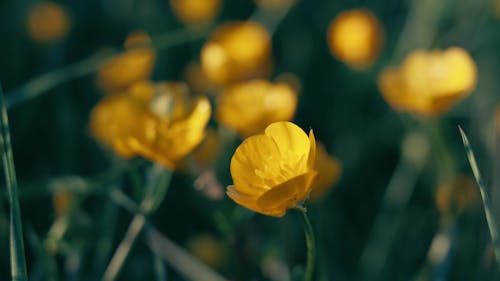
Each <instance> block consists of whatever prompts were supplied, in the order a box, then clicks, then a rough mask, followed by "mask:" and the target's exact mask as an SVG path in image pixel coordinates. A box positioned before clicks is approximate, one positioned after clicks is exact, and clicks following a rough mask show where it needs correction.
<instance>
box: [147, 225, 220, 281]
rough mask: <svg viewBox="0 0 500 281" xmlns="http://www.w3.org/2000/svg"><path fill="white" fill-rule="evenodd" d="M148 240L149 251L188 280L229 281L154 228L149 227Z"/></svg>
mask: <svg viewBox="0 0 500 281" xmlns="http://www.w3.org/2000/svg"><path fill="white" fill-rule="evenodd" d="M146 239H147V244H148V247H149V249H151V251H152V252H153V253H155V254H156V255H157V256H158V257H160V258H162V259H163V260H165V261H166V262H167V263H168V264H169V265H170V266H171V267H172V268H174V269H175V270H176V271H177V272H178V273H179V274H180V275H182V276H183V277H184V278H185V279H186V280H192V281H227V280H226V279H225V278H224V277H222V276H220V275H219V274H218V273H217V272H215V271H214V270H213V269H211V268H210V267H209V266H208V265H206V264H204V263H203V262H201V261H200V260H199V259H198V258H196V257H194V256H193V255H192V254H190V253H189V252H187V251H186V250H184V249H182V248H181V247H179V246H178V245H176V244H175V243H174V242H172V241H170V239H168V238H167V237H165V236H164V235H163V234H161V233H160V232H159V231H158V230H156V229H155V228H154V227H153V226H148V228H147V231H146Z"/></svg>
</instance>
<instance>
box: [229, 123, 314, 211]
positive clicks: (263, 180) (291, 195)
mask: <svg viewBox="0 0 500 281" xmlns="http://www.w3.org/2000/svg"><path fill="white" fill-rule="evenodd" d="M315 158H316V141H315V139H314V134H313V132H312V130H311V131H310V132H309V138H308V137H307V134H306V133H305V132H304V131H303V130H302V129H301V128H299V127H298V126H297V125H295V124H293V123H290V122H276V123H273V124H271V125H269V126H268V127H267V128H266V130H265V132H264V134H260V135H255V136H251V137H249V138H247V139H246V140H245V141H243V143H242V144H241V145H240V146H239V147H238V148H237V149H236V152H235V153H234V155H233V157H232V159H231V176H232V178H233V183H234V185H231V186H228V188H227V195H228V196H229V197H230V198H231V199H233V200H234V201H235V202H236V203H238V204H240V205H242V206H243V207H246V208H248V209H250V210H253V211H255V212H258V213H261V214H264V215H269V216H276V217H281V216H284V215H285V213H286V210H287V209H289V208H293V207H295V206H297V205H298V204H301V203H302V201H304V200H305V199H306V198H307V196H308V195H309V192H310V190H311V188H312V184H313V181H314V179H315V178H316V175H317V172H316V171H315V170H314V162H315Z"/></svg>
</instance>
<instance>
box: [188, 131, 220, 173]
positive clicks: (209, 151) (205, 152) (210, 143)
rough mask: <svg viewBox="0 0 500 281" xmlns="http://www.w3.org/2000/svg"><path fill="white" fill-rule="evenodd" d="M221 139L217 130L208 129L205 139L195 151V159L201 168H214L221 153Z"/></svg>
mask: <svg viewBox="0 0 500 281" xmlns="http://www.w3.org/2000/svg"><path fill="white" fill-rule="evenodd" d="M220 148H221V147H220V138H219V134H218V133H217V130H215V129H214V128H208V129H207V130H206V134H205V138H204V139H203V141H202V142H201V143H200V145H199V146H198V147H196V149H195V150H194V151H193V159H194V161H195V162H196V165H198V166H200V167H209V166H213V164H214V163H215V161H216V160H217V156H218V155H219V152H220Z"/></svg>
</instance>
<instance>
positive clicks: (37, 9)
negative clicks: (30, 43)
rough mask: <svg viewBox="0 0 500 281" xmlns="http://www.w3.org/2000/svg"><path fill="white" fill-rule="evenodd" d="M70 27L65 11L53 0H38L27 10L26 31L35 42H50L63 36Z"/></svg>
mask: <svg viewBox="0 0 500 281" xmlns="http://www.w3.org/2000/svg"><path fill="white" fill-rule="evenodd" d="M70 27H71V20H70V17H69V15H68V13H67V11H66V10H65V9H64V8H63V7H62V6H60V5H59V4H56V3H53V2H46V1H43V2H39V3H37V4H35V5H33V6H32V7H31V8H30V10H29V12H28V22H27V28H28V33H29V35H30V37H31V39H33V40H34V41H35V42H38V43H52V42H55V41H57V40H60V39H61V38H63V37H65V36H66V34H67V33H68V31H69V30H70Z"/></svg>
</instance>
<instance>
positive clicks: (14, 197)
mask: <svg viewBox="0 0 500 281" xmlns="http://www.w3.org/2000/svg"><path fill="white" fill-rule="evenodd" d="M0 107H1V118H0V127H1V143H2V160H3V170H4V173H5V185H6V186H7V191H8V194H9V202H10V262H11V277H12V280H14V281H24V280H28V277H27V270H26V258H25V255H24V242H23V229H22V222H21V210H20V207H19V196H18V187H17V180H16V170H15V167H14V157H13V156H12V145H11V140H10V130H9V119H8V117H7V107H6V105H5V100H4V96H3V91H2V88H1V85H0Z"/></svg>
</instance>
